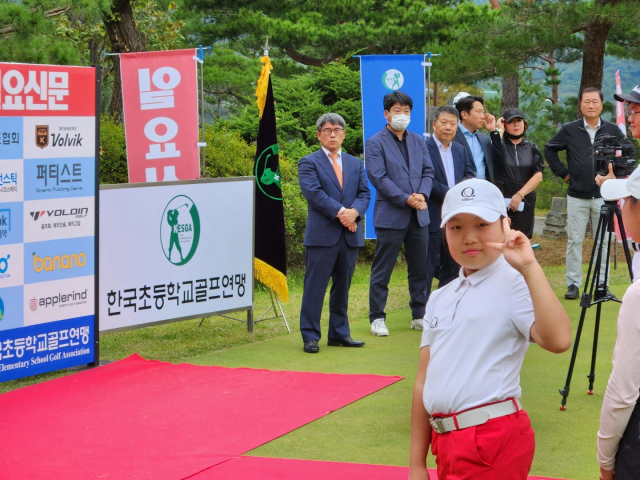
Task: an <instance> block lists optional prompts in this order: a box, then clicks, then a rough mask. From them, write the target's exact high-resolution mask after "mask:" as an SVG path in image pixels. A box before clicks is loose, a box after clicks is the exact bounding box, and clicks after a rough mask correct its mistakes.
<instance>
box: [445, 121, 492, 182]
mask: <svg viewBox="0 0 640 480" xmlns="http://www.w3.org/2000/svg"><path fill="white" fill-rule="evenodd" d="M478 140H480V145H481V146H482V150H483V151H484V164H485V167H486V171H487V180H489V181H490V182H491V183H494V182H495V180H496V176H495V173H494V170H493V147H492V146H491V138H490V137H489V135H487V134H486V133H481V132H478ZM453 141H454V142H458V143H459V144H460V145H462V146H463V147H464V148H466V149H467V153H468V154H469V158H470V159H471V167H472V168H473V171H474V172H475V171H476V164H475V162H474V161H473V154H472V153H471V147H469V142H467V139H466V138H465V136H464V133H462V130H460V127H459V124H458V130H457V131H456V136H455V138H454V139H453Z"/></svg>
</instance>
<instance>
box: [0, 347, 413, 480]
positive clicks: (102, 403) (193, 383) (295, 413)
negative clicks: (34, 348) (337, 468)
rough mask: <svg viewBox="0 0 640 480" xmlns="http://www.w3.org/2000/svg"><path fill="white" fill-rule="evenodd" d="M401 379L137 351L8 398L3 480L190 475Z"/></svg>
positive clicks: (1, 398) (1, 418) (0, 406)
mask: <svg viewBox="0 0 640 480" xmlns="http://www.w3.org/2000/svg"><path fill="white" fill-rule="evenodd" d="M400 379H401V377H382V376H377V375H338V374H322V373H300V372H272V371H268V370H253V369H247V368H237V369H234V368H223V367H199V366H194V365H189V364H179V365H173V364H170V363H165V362H158V361H147V360H144V359H142V358H141V357H139V356H137V355H133V356H131V357H129V358H127V359H125V360H121V361H119V362H116V363H112V364H110V365H106V366H103V367H100V368H97V369H94V370H88V371H84V372H80V373H76V374H74V375H70V376H67V377H63V378H58V379H55V380H52V381H49V382H44V383H41V384H38V385H33V386H30V387H27V388H23V389H20V390H15V391H12V392H8V393H5V394H2V395H0V412H1V413H0V438H1V439H2V447H1V448H0V479H2V480H5V479H13V478H15V479H20V480H28V479H47V480H55V479H65V480H72V479H82V480H86V479H98V478H100V479H107V480H114V479H153V480H159V479H172V480H175V479H182V478H185V477H188V476H191V475H194V474H196V473H198V472H202V471H203V470H205V469H207V468H209V467H211V466H213V465H216V464H218V463H220V462H224V461H225V460H228V458H229V457H237V456H239V455H241V454H242V453H245V452H247V451H249V450H251V449H253V448H256V447H257V446H259V445H262V444H263V443H266V442H268V441H270V440H273V439H274V438H276V437H279V436H281V435H284V434H285V433H287V432H290V431H291V430H294V429H296V428H298V427H300V426H302V425H304V424H306V423H309V422H311V421H313V420H316V419H317V418H320V417H322V416H323V415H326V414H328V413H330V412H331V411H334V410H337V409H339V408H341V407H344V406H345V405H347V404H349V403H351V402H354V401H356V400H358V399H359V398H362V397H364V396H366V395H369V394H371V393H373V392H375V391H377V390H380V389H382V388H384V387H386V386H388V385H391V384H392V383H395V382H397V381H399V380H400ZM226 463H229V462H226ZM235 463H240V462H235ZM235 478H242V477H235Z"/></svg>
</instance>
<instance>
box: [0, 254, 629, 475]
mask: <svg viewBox="0 0 640 480" xmlns="http://www.w3.org/2000/svg"><path fill="white" fill-rule="evenodd" d="M369 268H370V266H369V265H364V264H362V265H358V267H357V268H356V273H355V274H354V278H353V283H352V288H351V296H350V304H349V314H350V319H351V329H352V336H353V337H354V338H356V339H359V340H365V341H366V342H367V345H366V346H365V347H364V348H362V349H347V348H341V347H327V346H326V342H325V341H322V342H321V349H320V353H319V354H317V355H309V354H305V353H303V351H302V341H301V338H300V335H299V333H298V330H299V325H298V318H299V308H300V301H301V296H302V282H301V274H300V273H294V274H292V275H291V276H290V282H289V284H290V289H291V294H290V300H289V303H288V304H286V305H285V306H284V308H285V313H286V314H287V316H288V318H289V322H290V324H291V327H292V330H293V333H292V334H291V335H288V334H287V333H286V329H285V328H284V324H283V323H282V321H281V320H271V321H268V322H263V323H259V324H257V325H256V328H255V332H254V334H248V333H247V332H246V326H245V325H244V324H241V323H239V322H233V321H231V320H226V319H222V318H220V317H215V318H210V319H207V320H205V322H204V323H203V325H202V327H198V323H199V322H198V321H197V320H190V321H186V322H180V323H174V324H167V325H161V326H157V327H150V328H145V329H139V330H132V331H128V332H120V333H116V334H111V335H106V336H104V337H103V338H102V339H101V342H100V343H101V359H109V360H117V359H121V358H124V357H126V356H128V355H130V354H132V353H134V352H137V353H139V354H140V355H142V356H143V357H145V358H153V359H159V360H166V361H172V362H184V361H186V362H189V363H194V364H199V365H221V366H229V367H252V368H267V369H275V370H298V371H314V372H331V373H372V374H380V375H402V376H404V377H405V380H403V381H400V382H398V383H396V384H394V385H391V386H390V387H388V388H385V389H383V390H381V391H379V392H376V393H374V394H372V395H370V396H368V397H366V398H364V399H362V400H359V401H357V402H355V403H353V404H351V405H348V406H347V407H345V408H343V409H340V410H338V411H336V412H333V413H331V414H330V415H327V416H326V417H323V418H321V419H319V420H317V421H315V422H312V423H311V424H308V425H306V426H304V427H302V428H299V429H298V430H295V431H293V432H291V433H289V434H287V435H285V436H283V437H280V438H278V439H276V440H274V441H272V442H269V443H267V444H265V445H263V446H261V447H259V448H257V449H255V450H253V451H252V452H250V454H251V455H258V456H273V457H286V458H305V459H316V460H332V461H345V462H361V463H373V464H388V465H407V464H408V451H409V418H410V405H411V393H412V387H413V381H414V378H415V372H416V368H417V362H418V356H419V344H420V332H417V331H413V330H410V329H409V324H410V321H411V314H410V311H409V309H408V303H407V302H408V293H407V280H406V266H405V265H404V264H399V265H398V266H397V268H396V270H395V272H394V274H393V277H392V280H391V284H390V296H389V309H388V311H389V312H391V313H390V314H389V316H388V320H387V324H388V326H389V329H390V332H391V335H390V336H389V337H387V338H376V337H373V336H371V334H370V333H369V322H368V319H367V312H368V282H369ZM545 273H546V274H547V278H548V279H549V281H550V283H551V284H552V286H553V287H554V288H555V289H556V293H557V294H558V296H562V295H563V294H564V290H565V287H564V267H563V266H556V267H546V268H545ZM628 283H629V280H628V273H625V271H624V269H622V268H618V270H615V271H613V270H612V280H611V284H612V286H611V290H612V291H613V292H614V293H616V294H617V295H618V296H619V297H620V298H622V295H623V293H624V291H625V290H626V288H627V286H628ZM255 299H256V312H262V311H264V309H265V308H267V306H268V305H269V297H268V295H267V293H266V292H265V291H264V290H260V289H258V290H257V292H256V295H255ZM325 300H327V299H325ZM563 303H564V304H565V307H566V308H567V311H568V313H569V316H570V318H571V320H572V324H573V335H574V336H575V330H576V326H577V321H578V318H579V313H580V307H579V304H578V302H577V301H573V302H568V301H564V300H563ZM618 309H619V305H618V304H616V303H613V302H609V303H607V304H606V305H604V306H603V316H602V322H601V330H600V342H599V348H598V357H597V368H596V386H595V394H594V395H593V396H588V395H586V391H587V385H588V384H587V379H586V375H587V374H588V373H589V365H590V359H591V346H592V339H593V326H594V317H595V308H592V309H590V310H589V311H588V312H587V317H586V322H585V329H584V331H583V337H582V341H581V344H580V351H579V355H578V361H577V364H576V368H575V372H574V376H573V381H572V390H571V395H570V397H569V402H568V408H567V411H565V412H560V411H559V410H558V407H559V405H560V399H561V397H560V394H559V393H558V389H559V388H562V387H563V386H564V383H565V379H566V373H567V368H568V364H569V359H570V353H571V352H570V351H569V352H567V353H564V354H562V355H553V354H551V353H548V352H545V351H543V350H541V349H540V348H539V347H537V346H536V345H532V346H531V348H530V349H529V351H528V353H527V356H526V358H525V364H524V367H523V370H522V378H521V384H522V388H523V399H522V401H523V405H524V407H525V408H526V409H527V411H528V412H529V414H530V416H531V418H532V421H533V426H534V428H535V430H536V440H537V449H536V457H535V460H534V464H533V469H532V474H534V475H544V476H550V477H557V478H567V479H575V480H579V479H585V480H586V479H588V478H589V479H590V478H597V475H598V466H597V461H596V433H597V430H598V422H599V412H600V405H601V404H602V397H603V394H604V389H605V387H606V382H607V378H608V376H609V372H610V369H611V355H612V352H613V345H614V342H615V335H616V318H617V313H618ZM258 314H259V313H258ZM327 317H328V313H327V308H325V310H324V316H323V332H325V335H326V329H327V327H326V322H327ZM69 373H70V372H69V371H66V372H54V373H51V374H46V375H39V376H36V377H29V378H26V379H22V380H16V381H11V382H6V383H3V384H0V392H5V391H9V390H13V389H15V388H19V387H22V386H25V385H29V384H33V383H37V382H41V381H43V380H47V379H50V378H55V377H59V376H61V375H65V374H69ZM430 465H431V466H434V463H433V461H432V460H430Z"/></svg>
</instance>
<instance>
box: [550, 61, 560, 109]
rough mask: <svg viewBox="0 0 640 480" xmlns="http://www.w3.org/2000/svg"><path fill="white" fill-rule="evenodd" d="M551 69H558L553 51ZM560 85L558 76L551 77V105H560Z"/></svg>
mask: <svg viewBox="0 0 640 480" xmlns="http://www.w3.org/2000/svg"><path fill="white" fill-rule="evenodd" d="M548 60H549V69H554V70H555V68H556V58H555V57H554V55H553V50H552V51H551V52H549V59H548ZM559 86H560V85H559V84H558V76H557V75H551V104H552V105H558V104H559V103H560V91H559Z"/></svg>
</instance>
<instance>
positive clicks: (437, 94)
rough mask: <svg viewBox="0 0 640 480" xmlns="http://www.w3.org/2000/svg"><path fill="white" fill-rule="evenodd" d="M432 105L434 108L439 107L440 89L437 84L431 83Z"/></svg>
mask: <svg viewBox="0 0 640 480" xmlns="http://www.w3.org/2000/svg"><path fill="white" fill-rule="evenodd" d="M433 105H434V106H435V107H437V106H438V105H440V88H439V86H438V82H433Z"/></svg>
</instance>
